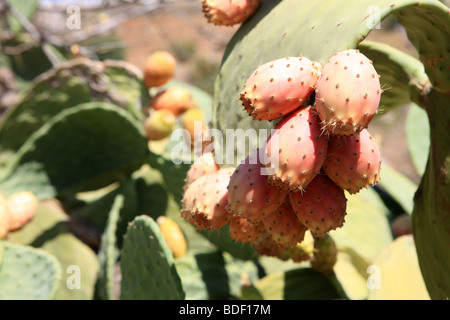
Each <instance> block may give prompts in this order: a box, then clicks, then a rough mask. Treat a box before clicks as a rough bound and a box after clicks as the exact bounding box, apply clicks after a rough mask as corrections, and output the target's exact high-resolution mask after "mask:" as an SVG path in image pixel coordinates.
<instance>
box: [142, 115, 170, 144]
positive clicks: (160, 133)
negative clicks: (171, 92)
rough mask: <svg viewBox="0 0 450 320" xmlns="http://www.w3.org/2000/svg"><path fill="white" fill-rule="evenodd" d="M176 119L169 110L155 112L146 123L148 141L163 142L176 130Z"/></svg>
mask: <svg viewBox="0 0 450 320" xmlns="http://www.w3.org/2000/svg"><path fill="white" fill-rule="evenodd" d="M175 124H176V117H175V115H174V114H173V113H172V112H171V111H169V110H164V109H162V110H155V111H154V112H152V113H151V114H150V115H149V116H148V117H147V119H146V120H145V123H144V129H145V133H146V135H147V139H148V140H150V141H153V140H162V139H164V138H166V137H168V136H169V135H170V134H171V133H172V131H173V129H174V128H175Z"/></svg>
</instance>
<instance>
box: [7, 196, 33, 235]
mask: <svg viewBox="0 0 450 320" xmlns="http://www.w3.org/2000/svg"><path fill="white" fill-rule="evenodd" d="M6 206H7V211H8V215H9V231H10V232H13V231H17V230H19V229H22V228H23V227H24V226H25V225H26V224H27V223H28V222H30V221H31V220H32V219H33V218H34V216H35V214H36V211H37V206H38V201H37V199H36V197H35V196H34V194H33V193H31V192H29V191H20V192H16V193H14V194H12V195H10V196H9V197H7V198H6Z"/></svg>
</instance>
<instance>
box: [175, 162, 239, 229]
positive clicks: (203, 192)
mask: <svg viewBox="0 0 450 320" xmlns="http://www.w3.org/2000/svg"><path fill="white" fill-rule="evenodd" d="M233 171H234V168H222V169H220V170H219V171H217V172H214V173H212V174H209V175H204V176H201V177H200V178H198V179H197V180H195V181H194V182H193V183H191V184H190V185H189V186H188V187H187V189H186V191H185V193H184V196H183V200H182V209H181V215H182V216H183V218H185V219H186V220H187V221H189V222H191V223H192V224H193V225H195V226H196V227H197V228H199V229H220V228H222V227H223V226H225V225H226V224H227V223H228V222H229V221H230V217H231V215H230V214H229V213H228V212H227V210H226V205H227V203H228V190H227V186H228V183H229V181H230V176H231V174H232V173H233Z"/></svg>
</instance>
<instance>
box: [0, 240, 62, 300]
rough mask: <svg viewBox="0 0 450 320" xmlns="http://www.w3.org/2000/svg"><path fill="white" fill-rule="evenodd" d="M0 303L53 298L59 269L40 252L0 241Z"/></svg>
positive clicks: (55, 262) (50, 259) (39, 250)
mask: <svg viewBox="0 0 450 320" xmlns="http://www.w3.org/2000/svg"><path fill="white" fill-rule="evenodd" d="M0 247H4V248H3V256H2V259H1V262H0V299H1V300H48V299H53V298H54V297H55V293H56V291H57V289H58V281H59V279H60V278H61V267H60V265H59V263H58V261H57V260H56V259H55V258H54V257H53V256H52V255H50V254H48V253H46V252H45V251H44V250H41V249H34V248H31V247H27V246H22V245H17V244H11V243H5V242H0Z"/></svg>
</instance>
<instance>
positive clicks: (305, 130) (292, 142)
mask: <svg viewBox="0 0 450 320" xmlns="http://www.w3.org/2000/svg"><path fill="white" fill-rule="evenodd" d="M275 130H276V131H275V132H274V133H273V134H272V135H271V136H270V137H269V139H268V141H267V145H266V153H267V154H266V155H267V157H268V158H269V159H271V161H270V164H269V165H268V167H272V168H273V169H274V170H277V172H276V173H275V174H272V175H270V176H269V178H268V180H269V183H270V184H272V185H273V186H275V187H277V188H280V189H282V190H288V191H294V192H296V191H300V190H303V189H305V188H306V187H307V185H308V183H310V182H311V180H312V179H314V177H315V176H316V175H317V174H318V173H319V172H320V169H321V167H322V164H323V161H324V160H325V155H326V152H327V142H328V140H327V136H326V135H323V134H322V132H321V129H320V124H319V120H318V118H317V116H316V115H315V112H314V110H313V109H312V107H311V106H309V107H307V108H305V109H299V110H297V111H295V112H293V113H291V114H289V115H288V116H286V117H285V118H283V119H282V120H281V121H280V122H279V123H278V124H277V125H276V127H275ZM274 158H275V159H277V158H278V161H272V159H274Z"/></svg>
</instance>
